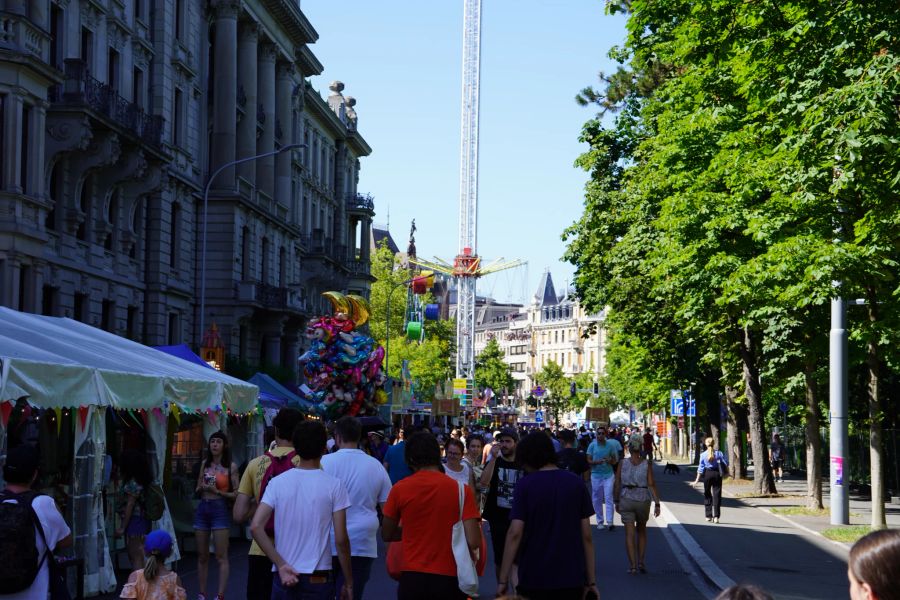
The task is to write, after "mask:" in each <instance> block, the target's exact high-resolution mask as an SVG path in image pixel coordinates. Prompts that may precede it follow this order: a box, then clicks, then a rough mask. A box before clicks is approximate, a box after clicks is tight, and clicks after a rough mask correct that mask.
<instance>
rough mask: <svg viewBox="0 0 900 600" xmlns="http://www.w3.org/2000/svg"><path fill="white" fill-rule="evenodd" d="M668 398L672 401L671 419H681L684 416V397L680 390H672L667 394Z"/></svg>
mask: <svg viewBox="0 0 900 600" xmlns="http://www.w3.org/2000/svg"><path fill="white" fill-rule="evenodd" d="M669 396H670V398H671V400H672V406H671V409H670V412H671V413H672V416H673V417H683V416H684V396H683V394H682V391H681V390H672V391H671V392H669Z"/></svg>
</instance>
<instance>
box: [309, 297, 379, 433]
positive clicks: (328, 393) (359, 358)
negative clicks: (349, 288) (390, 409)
mask: <svg viewBox="0 0 900 600" xmlns="http://www.w3.org/2000/svg"><path fill="white" fill-rule="evenodd" d="M322 295H323V296H325V298H327V299H328V300H329V301H330V302H331V305H332V306H333V307H334V315H333V316H331V317H319V318H318V319H315V320H314V321H311V322H310V324H309V325H308V326H307V328H306V338H307V339H309V340H310V345H309V349H308V350H307V351H306V352H304V353H303V355H302V356H301V357H300V359H299V362H300V364H301V365H302V367H303V374H304V375H305V376H306V385H307V387H308V388H309V389H310V390H312V391H311V393H310V395H309V396H308V398H307V399H308V400H311V401H312V402H315V404H316V410H317V412H318V413H319V414H320V415H322V416H323V417H324V418H325V419H328V420H335V419H339V418H340V417H342V416H344V415H350V416H363V415H374V414H376V413H377V411H378V409H377V407H378V405H380V404H384V403H385V402H387V393H386V392H385V391H384V383H385V381H386V380H387V377H386V376H385V374H384V370H382V368H381V363H382V361H383V360H384V348H382V347H381V346H378V345H376V343H375V340H373V339H372V338H371V337H369V336H367V335H362V334H360V333H358V332H357V331H355V330H356V329H357V328H358V327H360V326H362V325H363V324H364V323H365V322H366V321H368V319H369V303H368V302H367V301H366V299H365V298H363V297H362V296H356V295H353V294H350V295H346V296H345V295H344V294H341V293H339V292H325V293H324V294H322Z"/></svg>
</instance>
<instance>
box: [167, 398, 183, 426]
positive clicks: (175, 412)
mask: <svg viewBox="0 0 900 600" xmlns="http://www.w3.org/2000/svg"><path fill="white" fill-rule="evenodd" d="M170 414H171V415H172V416H173V417H175V422H176V423H177V424H178V425H181V409H180V408H178V405H177V404H174V403H173V404H172V408H171V411H170Z"/></svg>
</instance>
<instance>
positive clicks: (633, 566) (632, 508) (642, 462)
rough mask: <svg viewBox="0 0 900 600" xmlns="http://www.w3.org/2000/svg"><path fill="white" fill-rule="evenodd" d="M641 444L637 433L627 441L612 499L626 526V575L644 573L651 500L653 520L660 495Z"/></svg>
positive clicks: (656, 513) (657, 509)
mask: <svg viewBox="0 0 900 600" xmlns="http://www.w3.org/2000/svg"><path fill="white" fill-rule="evenodd" d="M643 452H644V441H643V438H642V436H641V435H640V433H633V434H632V435H631V439H630V440H628V454H629V456H628V457H627V458H626V459H625V460H623V461H622V464H621V465H620V466H619V468H618V470H617V471H616V482H615V486H614V489H613V497H614V499H615V502H616V511H617V512H618V513H619V517H620V518H621V519H622V524H623V525H624V526H625V551H626V552H627V553H628V563H629V565H630V566H629V568H628V573H629V574H630V575H634V574H635V573H646V572H647V568H646V567H645V566H644V554H645V552H646V550H647V521H648V520H649V519H650V500H651V498H652V499H653V500H654V501H655V507H654V509H653V516H654V517H658V516H659V492H658V491H657V489H656V482H655V481H654V480H653V467H652V463H651V462H650V461H649V460H647V459H646V458H645V455H644V454H643Z"/></svg>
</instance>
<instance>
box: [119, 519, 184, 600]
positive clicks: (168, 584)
mask: <svg viewBox="0 0 900 600" xmlns="http://www.w3.org/2000/svg"><path fill="white" fill-rule="evenodd" d="M144 554H145V555H146V556H147V561H146V564H145V565H144V568H143V569H139V570H137V571H134V572H133V573H132V574H131V575H130V576H129V577H128V583H126V584H125V587H123V588H122V593H121V594H119V597H120V598H135V599H136V600H186V598H187V593H186V592H185V591H184V587H183V586H182V585H181V579H180V578H179V577H178V574H177V573H174V572H172V571H170V570H169V568H168V567H166V558H168V556H169V555H170V554H172V536H170V535H169V534H168V533H166V532H165V531H162V530H161V529H157V530H156V531H151V532H150V533H149V534H148V535H147V537H146V538H145V539H144Z"/></svg>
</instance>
